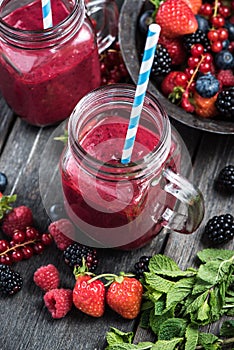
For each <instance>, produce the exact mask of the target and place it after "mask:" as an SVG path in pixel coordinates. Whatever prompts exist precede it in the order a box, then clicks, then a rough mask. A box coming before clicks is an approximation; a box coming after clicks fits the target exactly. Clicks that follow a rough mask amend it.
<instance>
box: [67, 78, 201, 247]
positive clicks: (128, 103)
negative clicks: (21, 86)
mask: <svg viewBox="0 0 234 350" xmlns="http://www.w3.org/2000/svg"><path fill="white" fill-rule="evenodd" d="M134 94H135V87H134V86H131V85H127V84H116V85H109V86H105V87H101V88H98V89H96V90H94V91H93V92H91V93H89V94H88V95H86V96H85V97H83V98H82V99H81V100H80V102H79V103H78V104H77V106H76V107H75V109H74V111H73V113H72V114H71V117H70V119H69V123H68V134H69V139H68V146H67V147H66V148H65V150H64V152H63V154H62V157H61V160H60V172H61V183H62V189H63V198H64V205H65V208H66V212H67V214H68V217H69V218H70V219H71V220H72V221H73V223H74V224H75V225H76V227H77V231H76V235H75V236H73V237H72V239H75V240H77V241H79V242H80V243H83V244H87V245H90V246H96V247H105V248H111V247H118V248H121V249H134V248H138V247H141V246H143V245H145V244H146V243H148V242H149V241H151V240H152V238H153V237H155V236H156V235H157V234H158V233H159V232H160V230H161V228H162V227H167V228H170V229H172V230H174V231H177V232H181V233H192V232H194V231H195V230H196V229H197V227H198V226H199V224H200V222H201V220H202V218H203V214H204V203H203V197H202V194H201V193H200V191H199V190H198V189H197V188H195V187H194V186H193V185H192V184H191V183H190V182H189V181H188V180H187V179H185V178H184V177H183V176H181V175H180V174H179V172H180V168H181V157H182V155H181V152H183V147H182V145H181V139H179V138H178V137H177V136H176V133H172V132H171V125H170V122H169V119H168V116H167V114H166V112H165V110H164V109H163V107H162V106H161V105H160V104H159V102H158V100H157V98H156V97H155V96H153V95H151V94H150V93H147V95H146V97H145V101H144V106H143V110H142V113H141V117H140V124H139V126H138V131H137V135H136V140H135V143H134V149H133V153H132V158H131V162H130V163H128V164H122V163H121V154H122V150H123V146H124V140H125V135H126V131H127V127H128V121H129V116H130V112H131V107H132V104H133V100H134ZM179 204H180V205H179Z"/></svg>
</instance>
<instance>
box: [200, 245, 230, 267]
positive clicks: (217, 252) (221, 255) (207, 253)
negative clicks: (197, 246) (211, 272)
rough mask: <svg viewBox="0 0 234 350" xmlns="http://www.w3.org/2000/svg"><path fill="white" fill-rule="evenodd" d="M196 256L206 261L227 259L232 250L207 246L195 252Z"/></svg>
mask: <svg viewBox="0 0 234 350" xmlns="http://www.w3.org/2000/svg"><path fill="white" fill-rule="evenodd" d="M197 256H198V258H199V259H200V260H201V261H202V262H203V263H206V262H208V261H210V260H228V259H230V258H231V257H232V256H233V251H232V250H227V249H215V248H208V249H203V250H201V251H200V252H198V253H197Z"/></svg>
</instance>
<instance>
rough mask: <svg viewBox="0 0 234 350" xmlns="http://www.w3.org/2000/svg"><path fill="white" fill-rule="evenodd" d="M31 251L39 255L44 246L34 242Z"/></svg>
mask: <svg viewBox="0 0 234 350" xmlns="http://www.w3.org/2000/svg"><path fill="white" fill-rule="evenodd" d="M33 250H34V252H35V253H36V254H41V253H42V252H43V251H44V250H45V246H44V244H43V243H42V242H36V243H34V245H33Z"/></svg>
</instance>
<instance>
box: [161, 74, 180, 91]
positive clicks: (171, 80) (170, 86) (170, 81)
mask: <svg viewBox="0 0 234 350" xmlns="http://www.w3.org/2000/svg"><path fill="white" fill-rule="evenodd" d="M178 73H180V72H179V71H172V72H170V73H168V74H167V75H166V76H165V78H164V79H163V81H162V84H161V90H162V93H163V94H164V95H165V96H166V97H168V96H169V95H170V94H171V93H172V92H173V90H174V88H175V87H176V86H177V83H176V77H177V74H178Z"/></svg>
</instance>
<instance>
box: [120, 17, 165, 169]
mask: <svg viewBox="0 0 234 350" xmlns="http://www.w3.org/2000/svg"><path fill="white" fill-rule="evenodd" d="M160 30H161V28H160V26H159V25H158V24H156V23H152V24H150V26H149V29H148V35H147V38H146V44H145V50H144V54H143V58H142V63H141V67H140V73H139V77H138V82H137V87H136V92H135V97H134V101H133V106H132V110H131V115H130V120H129V124H128V130H127V135H126V138H125V143H124V148H123V152H122V159H121V163H122V164H127V163H129V162H130V160H131V155H132V150H133V146H134V142H135V138H136V134H137V128H138V124H139V120H140V116H141V111H142V108H143V104H144V98H145V94H146V90H147V86H148V82H149V77H150V71H151V68H152V65H153V60H154V54H155V50H156V47H157V43H158V38H159V34H160Z"/></svg>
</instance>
